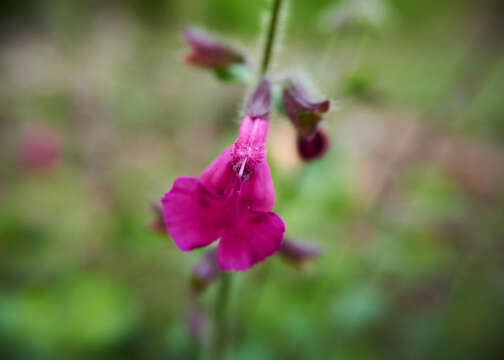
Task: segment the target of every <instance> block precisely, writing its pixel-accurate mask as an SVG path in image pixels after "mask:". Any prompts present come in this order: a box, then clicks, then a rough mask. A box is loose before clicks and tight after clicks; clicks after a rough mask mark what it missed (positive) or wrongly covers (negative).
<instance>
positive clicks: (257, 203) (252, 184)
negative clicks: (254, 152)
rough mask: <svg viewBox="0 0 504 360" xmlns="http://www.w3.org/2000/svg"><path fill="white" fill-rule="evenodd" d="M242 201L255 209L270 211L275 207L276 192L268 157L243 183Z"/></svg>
mask: <svg viewBox="0 0 504 360" xmlns="http://www.w3.org/2000/svg"><path fill="white" fill-rule="evenodd" d="M241 201H243V202H245V204H247V205H248V206H250V208H251V209H252V210H255V211H265V212H268V211H271V210H272V209H273V204H274V203H275V192H274V189H273V181H272V180H271V173H270V169H269V166H268V163H267V162H266V159H264V160H263V161H262V162H261V163H259V164H258V165H257V166H256V168H255V170H254V172H253V173H252V174H251V175H250V177H249V178H248V179H247V181H245V183H244V184H243V187H242V192H241Z"/></svg>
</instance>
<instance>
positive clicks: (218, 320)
mask: <svg viewBox="0 0 504 360" xmlns="http://www.w3.org/2000/svg"><path fill="white" fill-rule="evenodd" d="M230 289H231V274H229V273H226V272H224V273H223V274H222V275H221V279H220V287H219V289H218V293H217V298H216V299H215V314H214V316H215V319H214V324H215V329H214V348H213V353H214V357H215V359H219V360H222V359H223V358H225V353H226V350H227V348H228V346H227V345H228V344H229V332H228V328H229V320H228V303H229V292H230Z"/></svg>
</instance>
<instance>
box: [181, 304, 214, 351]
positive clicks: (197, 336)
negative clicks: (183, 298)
mask: <svg viewBox="0 0 504 360" xmlns="http://www.w3.org/2000/svg"><path fill="white" fill-rule="evenodd" d="M185 322H186V326H187V331H188V332H189V335H190V336H191V338H192V339H194V341H196V342H197V343H199V344H201V345H205V344H207V343H208V340H209V338H210V324H209V320H208V317H207V315H206V314H205V313H204V311H203V309H202V308H201V306H200V305H199V304H198V303H197V302H196V301H195V300H191V301H190V303H189V308H188V309H187V312H186V316H185Z"/></svg>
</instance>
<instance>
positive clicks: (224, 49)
mask: <svg viewBox="0 0 504 360" xmlns="http://www.w3.org/2000/svg"><path fill="white" fill-rule="evenodd" d="M183 34H184V38H185V40H186V42H187V43H188V44H189V46H190V47H191V52H190V53H189V54H187V55H186V56H185V58H184V61H185V62H186V63H187V64H189V65H192V66H196V67H200V68H204V69H208V70H214V71H215V73H216V75H217V76H218V77H219V78H220V79H222V80H231V81H232V80H238V81H240V80H241V81H247V80H248V79H249V77H250V72H249V69H248V67H247V64H246V58H245V56H244V55H243V54H242V53H241V52H239V51H238V50H235V49H233V48H231V47H229V46H227V45H224V44H221V43H220V42H218V41H216V40H214V39H213V38H212V37H210V36H209V35H207V34H205V33H204V32H202V31H199V30H195V29H193V28H189V27H186V28H185V29H184V31H183Z"/></svg>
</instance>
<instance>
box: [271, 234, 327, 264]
mask: <svg viewBox="0 0 504 360" xmlns="http://www.w3.org/2000/svg"><path fill="white" fill-rule="evenodd" d="M279 254H280V255H281V256H282V258H284V259H285V260H286V261H287V262H289V263H290V264H292V265H294V266H295V267H296V268H298V269H300V270H306V269H307V266H308V265H309V263H310V261H311V260H312V259H314V258H316V257H318V256H319V255H320V249H319V248H318V247H317V246H315V245H310V244H306V243H299V242H294V241H292V240H290V239H284V241H283V243H282V247H281V248H280V251H279Z"/></svg>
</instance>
